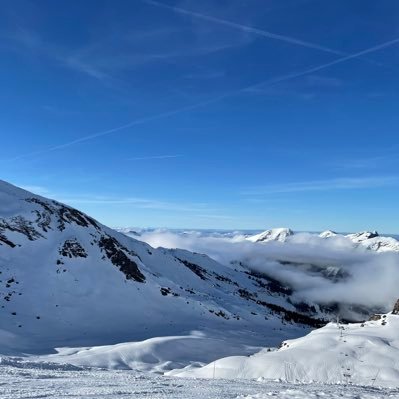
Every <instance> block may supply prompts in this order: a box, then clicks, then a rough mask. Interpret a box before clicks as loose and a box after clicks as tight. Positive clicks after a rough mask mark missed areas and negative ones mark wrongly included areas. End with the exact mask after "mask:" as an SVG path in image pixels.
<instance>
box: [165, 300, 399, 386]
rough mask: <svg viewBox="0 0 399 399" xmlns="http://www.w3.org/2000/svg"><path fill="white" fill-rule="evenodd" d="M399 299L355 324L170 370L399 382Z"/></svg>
mask: <svg viewBox="0 0 399 399" xmlns="http://www.w3.org/2000/svg"><path fill="white" fill-rule="evenodd" d="M398 331H399V301H398V303H397V304H396V306H395V308H394V310H393V311H392V312H390V313H388V314H382V315H375V316H373V317H372V318H371V319H370V321H367V322H364V323H357V324H347V325H344V324H337V323H330V324H328V325H327V326H325V327H323V328H320V329H318V330H315V331H312V332H311V333H310V334H309V335H307V336H305V337H303V338H299V339H294V340H289V341H285V342H283V343H282V345H281V347H280V348H279V349H278V350H277V351H270V350H268V349H264V350H262V351H260V352H258V353H256V354H254V355H252V356H250V357H247V356H234V357H227V358H223V359H219V360H217V361H215V362H212V363H210V364H208V365H207V366H204V367H201V368H192V367H191V368H188V369H186V370H183V371H182V370H175V371H171V372H169V374H170V375H177V376H180V377H201V378H215V377H216V378H231V379H236V378H264V379H272V380H276V379H278V380H282V381H287V382H300V383H314V382H317V383H344V384H348V383H350V384H357V385H377V386H388V387H398V386H399V362H398V359H399V338H398Z"/></svg>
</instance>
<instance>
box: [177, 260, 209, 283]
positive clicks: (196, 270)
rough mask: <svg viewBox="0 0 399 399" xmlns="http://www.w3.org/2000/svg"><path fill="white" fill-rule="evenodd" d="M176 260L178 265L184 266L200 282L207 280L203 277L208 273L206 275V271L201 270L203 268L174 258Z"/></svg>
mask: <svg viewBox="0 0 399 399" xmlns="http://www.w3.org/2000/svg"><path fill="white" fill-rule="evenodd" d="M176 259H177V260H178V261H179V262H180V263H183V265H184V266H186V267H187V268H189V269H190V270H191V271H192V272H193V273H194V274H196V275H197V276H198V277H199V278H200V279H201V280H207V278H206V277H205V276H206V275H207V274H208V273H207V271H206V270H205V269H204V268H203V267H201V266H198V265H196V264H194V263H191V262H189V261H187V260H185V259H180V258H177V257H176Z"/></svg>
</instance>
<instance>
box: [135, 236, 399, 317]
mask: <svg viewBox="0 0 399 399" xmlns="http://www.w3.org/2000/svg"><path fill="white" fill-rule="evenodd" d="M140 239H142V240H143V241H146V242H147V243H149V244H150V245H152V246H155V247H158V246H162V247H166V248H183V249H187V250H190V251H194V252H199V253H205V254H207V255H209V256H210V257H212V258H213V259H215V260H217V261H219V262H221V263H223V264H225V265H230V266H231V262H232V261H240V262H242V263H243V264H245V265H248V266H250V267H251V268H253V269H255V270H259V271H262V272H265V273H267V274H268V275H269V276H271V277H273V278H276V279H278V280H280V281H283V282H285V283H287V284H289V285H290V286H292V287H293V288H294V289H295V296H296V297H297V298H298V299H300V300H308V301H313V302H317V303H326V304H328V303H332V302H340V303H344V304H345V303H346V304H357V305H363V306H369V307H370V306H371V307H373V306H375V307H383V308H385V309H386V310H388V309H389V308H390V307H391V306H392V304H393V302H394V301H395V300H396V299H397V298H398V297H399V291H398V288H397V281H399V254H398V253H394V252H392V253H376V252H373V251H370V250H366V249H364V248H362V247H359V248H355V247H354V245H353V243H352V242H351V241H350V240H348V239H346V238H344V237H335V238H329V239H322V238H320V237H318V236H316V235H311V234H307V233H297V234H295V235H294V236H293V237H291V239H290V240H289V241H288V242H286V243H280V242H274V241H272V242H268V243H262V244H261V243H252V242H250V241H248V240H245V238H244V236H243V235H240V234H237V235H235V236H233V237H231V236H228V235H223V234H211V235H207V234H203V233H199V232H184V234H178V233H174V232H171V231H165V230H162V231H152V232H144V233H143V234H142V236H141V238H140ZM281 262H282V263H281ZM288 262H290V263H288ZM316 267H317V268H319V271H316ZM328 268H330V269H328ZM331 268H339V269H340V270H341V272H342V273H344V274H347V275H348V277H347V278H343V279H341V280H338V281H334V280H331V279H328V278H326V277H325V276H323V273H321V272H320V271H323V270H324V271H326V272H327V271H328V270H331Z"/></svg>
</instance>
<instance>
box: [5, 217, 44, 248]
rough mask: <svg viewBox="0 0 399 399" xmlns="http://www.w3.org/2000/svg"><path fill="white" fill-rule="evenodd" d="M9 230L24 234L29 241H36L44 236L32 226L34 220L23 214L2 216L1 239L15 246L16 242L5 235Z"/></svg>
mask: <svg viewBox="0 0 399 399" xmlns="http://www.w3.org/2000/svg"><path fill="white" fill-rule="evenodd" d="M7 231H12V232H16V233H20V234H23V235H24V236H26V237H27V238H28V240H29V241H34V240H37V239H38V238H42V237H43V235H42V234H40V233H39V232H38V231H37V230H35V228H34V227H33V226H32V222H30V221H29V220H26V219H25V218H23V217H22V216H15V217H12V218H10V219H3V218H0V241H1V242H3V243H5V244H7V245H9V246H10V247H15V244H13V243H12V242H11V241H10V240H8V239H7V236H6V235H5V232H7Z"/></svg>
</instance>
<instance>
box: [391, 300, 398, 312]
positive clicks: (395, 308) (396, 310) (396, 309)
mask: <svg viewBox="0 0 399 399" xmlns="http://www.w3.org/2000/svg"><path fill="white" fill-rule="evenodd" d="M392 314H397V315H399V299H398V300H397V301H396V303H395V306H394V307H393V309H392Z"/></svg>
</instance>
